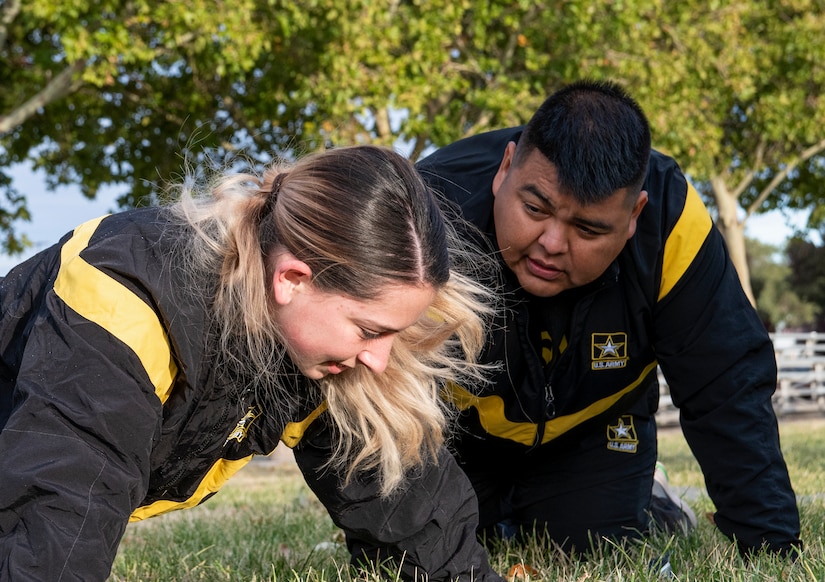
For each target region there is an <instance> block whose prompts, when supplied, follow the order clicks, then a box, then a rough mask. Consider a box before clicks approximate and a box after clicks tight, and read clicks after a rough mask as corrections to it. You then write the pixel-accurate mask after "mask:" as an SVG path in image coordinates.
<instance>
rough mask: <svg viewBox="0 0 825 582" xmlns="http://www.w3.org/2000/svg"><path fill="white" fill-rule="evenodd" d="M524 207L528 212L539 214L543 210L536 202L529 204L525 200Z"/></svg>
mask: <svg viewBox="0 0 825 582" xmlns="http://www.w3.org/2000/svg"><path fill="white" fill-rule="evenodd" d="M524 209H525V210H526V211H527V213H528V214H538V213H539V212H541V209H540V208H539V207H538V206H536V205H535V204H527V203H526V202H525V204H524Z"/></svg>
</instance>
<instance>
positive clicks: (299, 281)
mask: <svg viewBox="0 0 825 582" xmlns="http://www.w3.org/2000/svg"><path fill="white" fill-rule="evenodd" d="M311 280H312V269H310V268H309V265H307V264H306V263H305V262H303V261H300V260H298V259H296V258H295V257H294V256H293V255H292V254H291V253H283V254H282V255H280V256H279V257H278V258H277V259H276V262H275V272H274V273H273V275H272V292H273V295H274V296H275V303H277V304H278V305H286V304H288V303H289V302H290V301H292V298H293V297H294V296H295V294H296V293H302V292H303V291H304V290H305V289H306V288H307V287H308V286H309V284H310V282H311Z"/></svg>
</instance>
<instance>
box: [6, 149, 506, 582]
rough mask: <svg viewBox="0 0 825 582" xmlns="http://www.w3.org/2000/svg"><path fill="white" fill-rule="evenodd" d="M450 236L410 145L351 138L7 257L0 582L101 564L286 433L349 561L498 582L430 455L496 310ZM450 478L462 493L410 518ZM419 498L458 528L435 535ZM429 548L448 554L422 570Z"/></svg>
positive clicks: (440, 457)
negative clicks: (153, 520)
mask: <svg viewBox="0 0 825 582" xmlns="http://www.w3.org/2000/svg"><path fill="white" fill-rule="evenodd" d="M451 248H452V251H451ZM464 253H465V251H462V250H461V248H460V245H458V243H457V241H456V240H455V236H454V234H453V232H452V231H451V230H450V228H449V226H448V225H447V224H446V222H445V220H444V217H443V215H442V213H441V211H440V209H439V207H438V204H437V202H436V200H435V198H434V197H433V195H432V194H431V193H430V192H429V191H428V190H427V189H426V188H425V187H424V185H423V183H422V181H421V180H420V178H419V177H418V176H417V174H416V173H415V171H414V169H413V168H412V166H411V165H410V164H409V162H407V161H406V160H405V159H404V158H403V157H401V156H399V155H398V154H396V153H394V152H392V151H391V150H387V149H383V148H377V147H372V146H357V147H351V148H340V149H334V150H329V151H326V152H322V153H318V154H313V155H309V156H306V157H304V158H302V159H300V160H299V161H297V162H296V163H294V164H292V165H289V166H287V165H283V164H276V165H274V166H272V167H270V168H268V169H267V170H266V171H265V172H264V173H263V175H262V176H256V175H253V174H238V175H228V174H224V175H220V176H219V177H218V178H217V179H216V180H215V181H214V182H213V183H212V184H210V185H209V187H208V188H207V189H206V194H205V195H201V194H199V193H198V192H196V191H195V188H194V187H193V186H191V185H190V186H186V187H182V192H181V196H180V197H179V200H178V201H177V202H175V203H173V204H170V205H168V206H161V207H154V208H146V209H139V210H133V211H127V212H123V213H118V214H114V215H110V216H107V217H102V218H99V219H96V220H92V221H90V222H87V223H85V224H83V225H81V226H79V227H77V228H76V229H74V231H72V232H71V233H69V234H67V235H66V236H65V237H63V239H61V240H60V242H59V243H57V244H56V245H54V246H53V247H51V248H49V249H47V250H45V251H42V252H41V253H39V254H38V255H36V256H35V257H33V258H31V259H29V260H28V261H26V262H24V263H22V264H21V265H19V266H18V267H16V268H14V269H13V270H12V271H11V272H10V273H9V274H8V275H7V276H6V277H5V278H4V279H3V280H2V282H0V306H1V307H2V321H0V357H2V361H1V362H0V363H1V364H2V365H1V366H0V427H2V433H0V475H3V481H2V486H1V487H0V579H9V578H10V577H12V576H14V577H15V578H16V579H17V578H20V579H37V580H57V579H60V580H69V579H78V580H87V581H88V580H105V579H106V577H107V576H108V574H109V572H110V569H111V565H112V561H113V560H114V557H115V554H116V550H117V546H118V543H119V541H120V538H121V537H122V535H123V533H124V529H125V527H126V524H127V522H128V521H130V520H139V519H143V518H146V517H150V516H153V515H157V514H161V513H165V512H168V511H171V510H174V509H180V508H185V507H191V506H194V505H197V504H198V503H201V502H202V501H204V500H206V499H207V498H208V497H209V496H211V495H212V494H214V493H215V492H216V491H217V490H218V489H219V488H220V487H221V486H222V485H223V483H224V482H225V481H226V480H227V479H228V478H229V477H230V476H231V475H232V474H234V473H235V472H236V471H237V470H238V469H240V468H241V467H242V466H243V465H244V464H245V463H247V462H248V461H249V460H250V459H251V458H252V456H254V455H256V454H268V453H270V452H271V451H272V450H273V449H274V448H275V446H276V445H277V443H278V441H279V440H282V441H283V442H285V443H286V444H287V445H289V446H291V447H295V451H296V458H297V459H298V461H299V464H300V465H301V468H302V469H303V471H304V474H305V476H306V479H307V481H308V483H309V484H310V485H311V486H312V487H313V489H314V490H316V492H318V494H319V496H320V498H321V500H322V501H323V502H324V503H325V504H326V506H327V507H328V509H329V511H330V514H331V515H332V517H333V519H335V521H336V522H337V523H338V524H339V525H341V527H343V528H344V530H345V531H346V533H347V535H348V540H349V541H350V547H351V549H352V550H353V560H354V561H358V560H360V559H362V558H367V559H372V558H375V559H383V558H387V557H389V558H398V561H399V563H401V568H402V571H403V572H404V574H405V576H407V577H410V578H416V579H417V578H419V577H420V576H423V575H426V576H428V577H429V578H430V579H434V580H436V579H454V578H457V577H473V578H474V579H484V578H489V579H497V576H496V575H495V574H494V573H493V572H492V571H491V570H490V568H489V565H488V564H487V558H486V555H485V554H484V552H483V550H482V549H481V548H480V546H479V545H478V543H477V541H476V539H475V534H474V531H475V526H474V523H475V519H476V512H475V503H474V501H473V496H472V492H471V489H470V488H469V484H468V483H467V481H466V479H465V478H464V476H463V474H461V472H460V470H458V469H457V468H456V466H455V464H454V462H452V460H451V458H450V457H449V455H446V454H445V453H444V434H445V427H446V423H447V421H446V418H447V416H446V412H445V407H444V405H443V404H442V402H441V400H440V398H439V392H440V389H441V388H442V387H443V385H444V383H445V382H447V381H450V380H461V379H462V378H466V377H468V376H470V377H474V378H477V379H478V378H480V376H481V372H480V369H479V367H478V366H477V365H476V364H474V363H473V362H474V358H475V356H476V355H477V353H478V351H479V350H480V347H481V345H482V344H483V336H484V331H485V317H486V316H487V315H489V314H490V311H491V309H490V301H491V297H490V295H489V292H488V291H486V290H485V289H484V288H483V287H481V286H480V285H478V284H477V283H475V282H474V280H473V278H472V277H470V276H469V270H470V269H472V268H477V266H478V264H477V263H476V260H477V257H476V258H474V256H473V255H465V254H464ZM443 479H451V480H455V487H454V489H455V491H458V492H460V494H456V495H451V496H450V499H446V500H444V501H443V502H442V501H440V500H437V499H431V500H430V501H429V503H430V505H431V509H430V510H425V511H422V507H421V499H422V498H426V497H427V495H426V491H427V490H428V483H430V482H432V481H433V480H443ZM388 508H394V510H396V511H398V512H399V513H398V516H399V517H397V518H392V517H388V516H387V514H386V512H387V511H388ZM405 508H406V509H405ZM433 512H435V513H438V514H439V515H440V516H441V517H442V518H445V517H446V518H448V519H455V520H464V521H466V522H467V523H468V524H469V526H468V528H466V532H465V534H466V535H460V536H455V535H451V536H450V537H449V539H447V538H445V537H444V536H443V535H441V534H440V533H439V531H438V528H436V529H433V526H432V516H431V513H433ZM412 514H415V517H412V518H411V517H410V516H411V515H412ZM402 522H403V523H402ZM364 524H367V525H364ZM400 527H403V528H404V529H405V534H404V535H403V536H399V535H398V533H399V529H398V528H400ZM432 543H437V544H446V545H447V547H448V548H449V552H448V553H449V554H450V555H452V556H454V558H453V559H451V560H450V561H449V562H448V563H433V562H432V560H430V559H429V558H428V557H427V556H428V552H427V551H426V546H427V545H428V544H432Z"/></svg>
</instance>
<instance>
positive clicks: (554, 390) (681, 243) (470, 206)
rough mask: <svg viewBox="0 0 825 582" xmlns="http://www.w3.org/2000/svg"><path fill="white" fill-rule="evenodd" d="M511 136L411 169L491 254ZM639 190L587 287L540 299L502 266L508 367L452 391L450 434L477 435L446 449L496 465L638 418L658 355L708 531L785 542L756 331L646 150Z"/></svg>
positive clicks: (792, 522) (732, 278) (712, 238)
mask: <svg viewBox="0 0 825 582" xmlns="http://www.w3.org/2000/svg"><path fill="white" fill-rule="evenodd" d="M520 131H521V128H512V129H506V130H499V131H494V132H489V133H486V134H481V135H478V136H475V137H471V138H467V139H464V140H461V141H458V142H456V143H454V144H452V145H450V146H447V147H445V148H442V149H440V150H438V151H437V152H435V153H434V154H432V155H430V156H428V157H427V158H424V159H423V160H422V161H421V162H419V164H418V170H419V172H420V173H421V174H422V175H423V176H424V178H425V179H426V180H427V181H429V182H430V183H431V185H432V186H433V187H434V188H435V189H436V190H437V191H439V192H441V193H443V194H444V195H445V197H446V198H447V199H449V200H451V201H452V202H454V203H456V204H458V205H459V206H460V208H461V211H462V214H463V216H464V217H465V218H466V219H468V220H469V221H470V222H472V223H473V224H474V225H475V226H476V227H478V228H479V229H480V230H481V231H482V233H484V234H485V235H486V237H485V238H486V239H487V240H486V241H485V242H486V243H487V244H488V245H492V247H493V249H495V248H496V246H495V233H494V224H493V217H492V208H493V195H492V191H491V184H492V182H493V176H494V175H495V173H496V171H497V169H498V166H499V163H500V161H501V158H502V155H503V153H504V150H505V147H506V145H507V143H508V142H510V141H517V140H518V137H519V135H520ZM644 189H645V190H647V192H648V195H649V200H648V203H647V205H646V206H645V208H644V209H643V211H642V213H641V216H640V217H639V220H638V224H637V230H636V234H635V236H633V237H632V238H631V239H630V240H629V241H628V243H627V245H626V246H625V248H624V250H623V251H622V252H621V254H620V255H619V257H618V258H617V260H616V261H615V262H614V263H613V264H612V265H611V267H610V268H609V269H608V270H607V271H606V272H605V273H604V275H603V276H602V277H601V278H599V279H598V280H596V281H595V282H593V283H591V284H589V285H587V286H585V287H583V288H580V289H573V290H569V291H566V292H564V293H562V294H560V295H559V296H558V297H556V298H551V299H540V298H536V297H531V296H528V295H527V294H525V293H524V292H522V291H521V290H519V289H518V281H517V280H515V277H514V276H512V273H509V271H508V275H507V277H508V278H509V280H508V282H507V285H508V289H509V292H510V293H509V308H510V309H509V310H507V311H506V320H505V321H503V322H501V325H499V326H497V330H498V331H497V332H495V335H494V336H493V337H492V340H491V341H490V342H489V345H488V348H487V351H486V354H485V355H484V359H485V361H488V362H496V361H499V362H506V366H505V368H504V369H503V371H502V372H501V373H500V374H498V375H497V376H496V377H495V379H494V380H495V381H494V382H493V384H492V386H490V387H475V388H473V387H461V386H453V389H452V394H451V397H452V400H453V402H454V403H455V404H456V406H457V407H458V408H459V409H461V410H462V411H463V413H462V416H461V419H462V424H463V429H464V431H466V434H469V435H475V436H476V437H477V438H473V436H469V437H465V438H461V439H460V440H459V441H458V442H457V445H456V446H457V447H458V454H459V455H460V456H461V457H462V459H482V460H483V461H482V462H483V463H485V466H487V467H495V466H496V463H497V462H499V461H500V462H501V465H502V467H504V466H506V462H511V461H512V459H513V458H518V456H519V455H524V454H525V453H526V452H527V451H529V450H531V449H533V448H534V447H552V446H564V445H563V443H564V440H565V439H567V438H575V434H576V430H577V429H578V428H579V427H586V426H587V425H588V423H590V422H591V421H595V420H596V419H602V420H605V419H606V418H607V416H608V415H609V416H611V417H612V419H613V420H615V418H617V417H618V416H620V415H622V414H626V413H630V412H633V413H636V412H640V413H642V414H645V415H648V416H649V415H651V414H653V413H654V412H655V410H656V408H657V406H658V383H657V376H656V367H657V365H660V366H661V368H662V371H663V373H664V375H665V377H666V378H667V380H668V383H669V385H670V390H671V395H672V398H673V402H674V403H675V404H676V405H677V406H678V407H679V408H680V415H681V418H680V421H681V425H682V429H683V432H684V434H685V437H686V439H687V441H688V443H689V444H690V447H691V449H692V450H693V452H694V454H695V456H696V458H697V460H698V461H699V463H700V465H701V467H702V470H703V472H704V475H705V478H706V483H707V490H708V493H709V495H710V497H711V499H712V500H713V502H714V503H715V505H716V508H717V513H716V517H715V521H716V524H717V526H718V527H719V528H720V529H721V530H722V531H723V532H724V533H725V534H726V535H728V536H731V537H732V536H735V537H736V539H737V541H738V543H739V545H740V549H749V548H759V547H761V546H762V545H763V542H764V543H767V544H768V545H770V546H771V547H773V548H774V549H777V550H780V551H782V550H785V549H788V548H789V547H791V546H792V545H796V544H798V543H799V539H798V536H799V517H798V511H797V506H796V501H795V497H794V493H793V491H792V489H791V484H790V480H789V477H788V472H787V468H786V465H785V462H784V459H783V456H782V454H781V451H780V447H779V436H778V430H777V422H776V417H775V414H774V411H773V408H772V406H771V395H772V394H773V392H774V390H775V387H776V365H775V359H774V354H773V348H772V344H771V341H770V338H769V336H768V334H767V332H766V331H765V329H764V327H763V325H762V324H761V322H760V320H759V319H758V317H757V315H756V313H755V311H754V310H753V309H752V308H751V305H750V304H749V302H748V300H747V299H746V297H745V295H744V293H743V291H742V289H741V285H740V284H739V280H738V278H737V275H736V272H735V270H734V268H733V266H732V264H731V262H730V260H729V257H728V255H727V250H726V247H725V245H724V243H723V240H722V237H721V235H720V233H719V232H718V230H717V229H716V228H715V227H714V226H713V224H712V221H711V218H710V216H709V214H708V213H707V211H706V209H705V207H704V205H703V203H702V201H701V199H700V197H699V195H698V194H697V192H696V191H695V190H694V189H693V187H692V186H691V185H690V184H689V183H688V182H687V181H686V180H685V178H684V176H683V175H682V172H681V171H680V169H679V167H678V166H677V164H676V163H675V162H674V161H673V160H672V159H670V158H668V157H667V156H664V155H662V154H660V153H657V152H653V153H652V156H651V159H650V166H649V170H648V175H647V180H646V182H645V185H644ZM528 314H529V316H528ZM468 388H470V389H468ZM603 426H604V425H603ZM497 460H499V461H497ZM505 460H506V462H505ZM594 470H598V468H594Z"/></svg>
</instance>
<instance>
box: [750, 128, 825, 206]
mask: <svg viewBox="0 0 825 582" xmlns="http://www.w3.org/2000/svg"><path fill="white" fill-rule="evenodd" d="M823 150H825V139H823V140H821V141H819V142H818V143H815V144H814V145H812V146H811V147H809V148H806V149H805V150H803V151H802V153H801V154H799V156H798V157H797V158H796V159H795V160H792V161H791V162H789V163H788V165H786V166H785V167H784V168H783V169H782V170H781V171H779V172H777V173H776V175H774V177H773V180H771V181H770V183H769V184H768V185H767V186H765V187H764V188H763V189H762V191H761V192H760V193H759V196H757V197H756V200H754V201H753V204H751V205H750V206H748V208H747V210H746V211H745V218H746V219H747V218H748V217H749V216H751V215H752V214H753V213H754V212H756V210H757V209H758V208H759V207H760V206H761V205H762V203H763V202H764V201H765V200H766V199H767V198H768V196H770V195H771V193H772V192H773V191H774V190H775V189H776V187H777V186H779V184H781V183H782V180H784V179H785V178H787V177H788V174H790V173H791V172H792V171H793V170H794V169H796V168H797V167H798V166H799V165H800V164H802V163H803V162H805V161H807V160H809V159H810V158H812V157H814V156H815V155H816V154H818V153H819V152H821V151H823Z"/></svg>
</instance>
